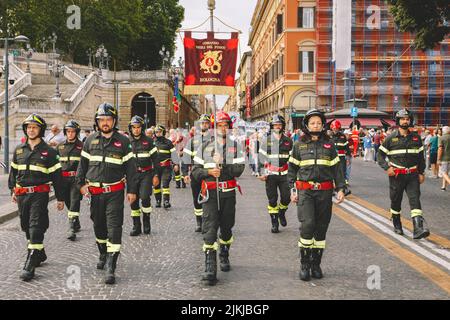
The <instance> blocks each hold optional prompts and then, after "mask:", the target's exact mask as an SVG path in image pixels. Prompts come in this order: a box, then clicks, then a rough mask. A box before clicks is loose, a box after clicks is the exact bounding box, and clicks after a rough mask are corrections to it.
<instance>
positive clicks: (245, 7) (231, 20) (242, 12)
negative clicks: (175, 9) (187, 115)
mask: <svg viewBox="0 0 450 320" xmlns="http://www.w3.org/2000/svg"><path fill="white" fill-rule="evenodd" d="M256 2H257V0H216V10H214V15H215V16H216V17H218V18H220V19H221V20H222V21H223V22H225V23H226V24H228V25H230V26H232V27H233V28H236V29H239V30H241V31H242V34H241V35H240V37H239V38H240V52H239V51H238V55H239V54H240V55H242V54H243V53H244V52H246V51H249V50H250V48H249V47H248V46H247V43H248V36H249V30H250V22H251V19H252V16H253V11H254V9H255V6H256ZM207 3H208V1H207V0H180V4H181V5H182V6H183V7H184V9H185V12H184V21H183V23H182V27H181V29H185V28H193V27H196V26H198V25H199V24H201V23H202V22H203V21H205V20H206V19H207V18H208V17H209V10H208V5H207ZM209 28H210V21H209V20H208V21H207V22H206V23H205V24H204V25H203V26H202V27H200V28H199V30H200V31H208V30H209ZM214 30H215V31H232V29H230V28H229V27H227V26H225V25H223V24H222V23H221V22H220V21H218V20H217V19H214ZM193 36H194V37H197V36H199V37H203V35H202V34H195V33H194V34H193ZM225 36H226V35H224V34H220V35H219V36H218V37H219V38H222V37H225ZM178 57H182V58H183V59H184V49H183V43H182V42H181V39H180V36H177V51H176V53H175V61H177V60H178ZM238 60H240V57H238ZM238 63H239V61H238ZM236 73H237V68H236ZM227 98H228V96H216V99H217V105H218V106H219V107H221V106H223V105H224V104H225V102H226V100H227Z"/></svg>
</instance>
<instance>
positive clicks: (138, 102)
mask: <svg viewBox="0 0 450 320" xmlns="http://www.w3.org/2000/svg"><path fill="white" fill-rule="evenodd" d="M133 116H140V117H142V118H143V119H144V121H145V123H146V128H148V127H151V126H154V125H156V101H155V98H154V97H153V96H152V95H150V94H148V93H146V92H141V93H138V94H137V95H135V96H134V98H133V100H132V102H131V117H133Z"/></svg>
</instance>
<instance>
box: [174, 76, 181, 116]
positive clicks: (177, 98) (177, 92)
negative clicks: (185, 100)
mask: <svg viewBox="0 0 450 320" xmlns="http://www.w3.org/2000/svg"><path fill="white" fill-rule="evenodd" d="M174 82H175V83H174V89H173V99H172V104H173V111H174V112H175V113H178V112H179V111H180V102H181V95H180V90H179V88H178V75H176V76H175V78H174Z"/></svg>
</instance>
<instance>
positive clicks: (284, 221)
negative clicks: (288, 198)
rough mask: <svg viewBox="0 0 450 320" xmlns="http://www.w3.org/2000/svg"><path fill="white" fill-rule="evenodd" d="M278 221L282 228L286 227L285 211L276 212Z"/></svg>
mask: <svg viewBox="0 0 450 320" xmlns="http://www.w3.org/2000/svg"><path fill="white" fill-rule="evenodd" d="M278 215H279V216H278V220H280V224H281V225H282V226H283V227H286V226H287V221H286V209H280V211H279V212H278Z"/></svg>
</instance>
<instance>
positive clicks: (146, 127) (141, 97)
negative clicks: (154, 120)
mask: <svg viewBox="0 0 450 320" xmlns="http://www.w3.org/2000/svg"><path fill="white" fill-rule="evenodd" d="M138 98H139V99H143V102H145V114H144V121H145V129H148V121H149V120H148V119H149V116H148V102H149V101H150V100H152V99H154V98H153V97H149V96H138Z"/></svg>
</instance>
